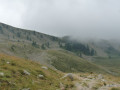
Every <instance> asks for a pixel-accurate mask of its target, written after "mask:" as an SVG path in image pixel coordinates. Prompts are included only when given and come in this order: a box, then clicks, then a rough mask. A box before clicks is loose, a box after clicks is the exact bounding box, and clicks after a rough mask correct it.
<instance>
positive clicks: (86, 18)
mask: <svg viewBox="0 0 120 90" xmlns="http://www.w3.org/2000/svg"><path fill="white" fill-rule="evenodd" d="M0 22H3V23H6V24H9V25H12V26H15V27H20V28H26V29H32V30H36V31H39V32H42V33H47V34H51V35H55V36H64V35H72V36H74V37H79V38H81V37H83V38H86V37H91V38H107V39H108V38H120V0H0Z"/></svg>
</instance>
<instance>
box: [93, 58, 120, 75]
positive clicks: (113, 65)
mask: <svg viewBox="0 0 120 90" xmlns="http://www.w3.org/2000/svg"><path fill="white" fill-rule="evenodd" d="M93 63H95V64H97V65H100V66H102V67H104V68H105V69H108V70H109V71H110V72H113V74H114V73H115V74H118V75H120V57H112V58H106V57H96V58H94V59H93Z"/></svg>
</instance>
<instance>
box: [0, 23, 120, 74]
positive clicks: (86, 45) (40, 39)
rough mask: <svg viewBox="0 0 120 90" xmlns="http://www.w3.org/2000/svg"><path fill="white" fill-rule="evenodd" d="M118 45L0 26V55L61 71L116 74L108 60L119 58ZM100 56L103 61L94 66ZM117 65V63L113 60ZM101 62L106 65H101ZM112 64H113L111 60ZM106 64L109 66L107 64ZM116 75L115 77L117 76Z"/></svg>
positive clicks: (4, 25)
mask: <svg viewBox="0 0 120 90" xmlns="http://www.w3.org/2000/svg"><path fill="white" fill-rule="evenodd" d="M117 48H119V44H117V46H115V45H114V43H112V44H111V43H110V41H106V42H103V41H99V42H81V41H76V40H73V39H70V38H69V37H63V38H58V37H54V36H50V35H46V34H42V33H39V32H36V31H30V30H24V29H19V28H15V27H12V26H9V25H6V24H3V23H1V24H0V52H1V53H5V54H8V55H12V56H18V57H21V58H25V59H30V60H34V61H38V62H40V63H41V64H44V65H47V66H49V67H52V68H56V69H58V70H61V71H63V72H96V73H109V74H113V75H119V73H120V71H119V70H117V71H116V70H115V68H116V67H111V68H109V67H108V65H111V64H112V63H109V60H107V61H106V59H109V58H111V60H112V61H113V59H112V58H113V57H117V58H118V59H119V49H117ZM100 57H103V58H106V59H105V61H104V60H101V61H102V62H100V63H97V60H99V58H100ZM116 61H117V63H118V65H120V64H119V60H116ZM104 62H108V63H106V65H104V64H102V63H104ZM113 62H114V61H113ZM107 64H108V65H107ZM112 66H113V65H112ZM116 73H117V74H116Z"/></svg>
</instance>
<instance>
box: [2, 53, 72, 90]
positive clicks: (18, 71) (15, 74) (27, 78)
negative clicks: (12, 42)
mask: <svg viewBox="0 0 120 90" xmlns="http://www.w3.org/2000/svg"><path fill="white" fill-rule="evenodd" d="M63 75H64V74H63V73H62V72H59V71H55V70H52V69H50V68H47V67H45V66H43V65H41V64H39V63H36V62H33V61H31V60H25V59H21V58H17V57H13V56H9V55H5V54H1V53H0V90H40V89H42V90H56V89H59V88H60V83H62V84H64V85H66V86H67V89H68V88H71V85H72V82H71V81H70V80H69V79H67V78H66V79H64V80H62V79H60V78H61V77H62V76H63Z"/></svg>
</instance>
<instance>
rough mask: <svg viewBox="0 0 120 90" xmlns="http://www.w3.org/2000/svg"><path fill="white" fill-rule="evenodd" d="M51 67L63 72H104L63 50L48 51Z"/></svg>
mask: <svg viewBox="0 0 120 90" xmlns="http://www.w3.org/2000/svg"><path fill="white" fill-rule="evenodd" d="M47 52H48V54H49V58H50V60H51V62H52V65H53V66H54V67H56V68H57V69H58V70H61V71H63V72H97V73H103V72H104V70H102V69H101V68H99V67H98V66H96V65H95V64H93V63H91V62H88V61H87V60H84V59H82V58H80V57H78V56H76V55H74V54H72V53H70V52H67V51H63V50H48V51H47Z"/></svg>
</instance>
